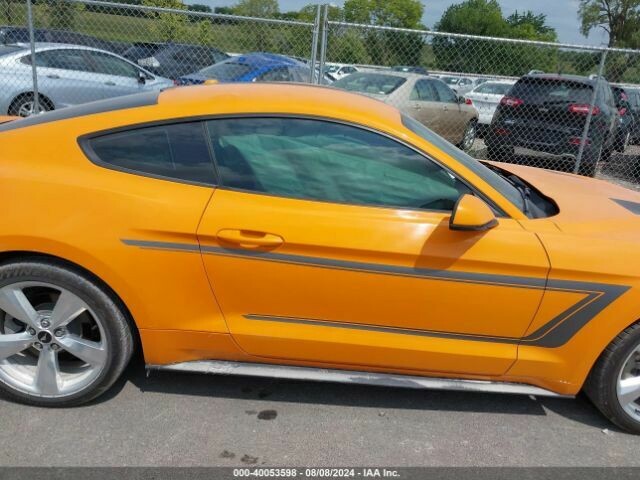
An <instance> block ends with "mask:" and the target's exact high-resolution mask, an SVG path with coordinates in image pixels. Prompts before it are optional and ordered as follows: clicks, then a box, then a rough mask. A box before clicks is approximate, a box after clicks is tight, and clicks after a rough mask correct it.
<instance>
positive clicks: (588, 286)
mask: <svg viewBox="0 0 640 480" xmlns="http://www.w3.org/2000/svg"><path fill="white" fill-rule="evenodd" d="M122 242H123V243H124V244H126V245H130V246H136V247H139V248H145V249H158V250H172V251H181V252H202V253H203V254H206V255H220V256H226V257H237V258H244V259H255V260H262V261H271V262H278V263H288V264H294V265H301V266H310V267H315V268H330V269H334V270H347V271H355V272H365V273H375V274H380V275H393V276H405V277H414V278H424V279H432V280H442V281H452V282H462V283H474V284H484V285H496V286H504V287H513V288H528V289H536V290H540V289H545V288H546V289H547V290H551V291H560V292H562V291H564V292H568V293H579V294H584V295H586V296H585V297H584V298H582V299H581V300H579V301H578V302H576V303H575V304H574V305H572V306H571V307H569V308H568V309H567V310H565V311H564V312H562V313H560V314H559V315H557V316H556V317H554V318H553V319H551V320H550V321H549V322H547V323H545V324H544V325H542V326H541V327H540V328H538V329H537V330H536V331H534V332H533V333H531V334H529V335H527V336H526V337H524V338H511V337H491V336H482V335H473V334H469V335H466V334H458V333H454V332H439V331H430V330H411V329H409V330H405V329H396V328H390V327H378V326H375V325H366V326H363V325H359V324H353V323H342V322H334V321H327V320H320V319H297V318H288V317H270V316H260V315H253V316H252V317H259V318H251V319H253V320H266V319H267V318H270V319H273V320H270V321H281V322H288V323H306V324H314V325H318V326H321V325H322V326H330V327H337V328H363V327H367V329H375V330H376V331H385V332H388V333H403V334H408V335H421V336H432V337H440V338H459V339H466V340H474V341H484V342H498V343H523V344H526V345H536V346H541V347H548V348H553V347H559V346H561V345H564V344H565V343H566V342H568V341H569V340H570V339H571V337H573V336H574V335H575V334H576V333H577V332H578V331H579V330H580V329H581V328H582V327H584V325H586V324H587V323H588V322H589V321H590V320H591V319H592V318H593V317H595V316H596V315H598V314H599V313H600V312H601V311H602V310H604V309H605V308H607V307H608V306H609V305H610V304H611V303H612V302H613V301H615V300H616V299H617V298H618V297H620V296H621V295H622V294H623V293H625V292H626V291H627V290H628V289H629V288H630V287H628V286H624V285H610V284H603V283H592V282H578V281H573V280H558V279H549V280H547V279H544V278H535V277H517V276H510V275H497V274H496V275H494V274H487V273H477V272H457V271H451V270H434V269H426V268H412V267H401V266H397V265H385V264H374V263H363V262H350V261H345V260H336V259H331V258H320V257H307V256H303V255H288V254H282V253H274V252H261V251H251V250H241V249H230V248H222V247H212V246H202V247H200V246H198V245H197V244H187V243H169V242H154V241H144V240H122ZM276 318H277V319H279V320H275V319H276Z"/></svg>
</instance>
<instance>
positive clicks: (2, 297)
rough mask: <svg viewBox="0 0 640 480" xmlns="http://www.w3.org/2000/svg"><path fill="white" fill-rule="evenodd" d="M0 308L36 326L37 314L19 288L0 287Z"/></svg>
mask: <svg viewBox="0 0 640 480" xmlns="http://www.w3.org/2000/svg"><path fill="white" fill-rule="evenodd" d="M0 309H2V310H4V311H5V312H6V313H8V314H9V315H11V316H12V317H13V318H16V319H18V320H20V321H21V322H24V323H26V324H28V325H29V326H32V327H35V326H36V323H37V320H38V314H37V313H36V311H35V309H34V308H33V305H31V302H29V299H28V298H27V297H26V295H25V294H24V292H23V291H22V289H20V288H17V287H12V286H6V287H4V288H2V289H0Z"/></svg>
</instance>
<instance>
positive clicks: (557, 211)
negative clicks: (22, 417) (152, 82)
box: [0, 84, 640, 432]
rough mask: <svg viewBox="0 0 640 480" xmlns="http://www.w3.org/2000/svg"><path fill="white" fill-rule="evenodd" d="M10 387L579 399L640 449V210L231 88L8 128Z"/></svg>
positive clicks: (46, 393)
mask: <svg viewBox="0 0 640 480" xmlns="http://www.w3.org/2000/svg"><path fill="white" fill-rule="evenodd" d="M0 182H1V191H2V198H3V202H2V222H1V223H0V311H1V312H0V387H1V389H2V390H3V391H4V392H5V393H6V394H7V395H8V396H10V397H13V398H14V399H17V400H19V401H23V402H25V403H30V404H35V405H45V406H71V405H77V404H80V403H83V402H86V401H88V400H91V399H93V398H95V397H97V396H98V395H100V394H101V393H103V392H104V391H105V390H107V389H108V388H109V386H110V385H112V384H113V382H114V381H115V380H116V379H117V378H118V376H119V375H121V373H122V371H123V369H124V368H125V366H126V364H127V362H128V361H129V358H130V357H131V355H132V351H133V350H134V348H136V345H139V348H141V349H142V351H143V353H144V358H145V361H146V364H147V366H148V368H150V369H165V370H182V371H199V372H210V373H226V374H240V375H258V376H274V377H285V378H296V379H312V380H325V381H338V382H357V383H367V384H374V385H394V386H405V387H413V388H449V389H459V390H475V391H493V392H507V393H522V394H534V395H559V396H572V395H574V394H576V393H577V392H578V391H580V390H581V389H584V390H585V391H586V392H587V393H588V395H589V396H590V397H591V399H592V400H593V401H594V403H595V404H596V405H597V406H598V407H599V408H600V410H602V412H603V413H604V414H605V415H606V416H607V417H609V418H610V419H611V420H613V421H614V422H615V423H617V424H618V425H619V426H621V427H623V428H625V429H627V430H630V431H634V432H640V403H639V402H640V400H639V399H640V323H638V320H639V319H640V248H639V247H640V194H638V193H635V192H632V191H630V190H626V189H624V188H621V187H618V186H614V185H611V184H609V183H606V182H603V181H599V180H593V179H585V178H581V177H577V176H574V175H569V174H564V173H555V172H549V171H544V170H538V169H534V168H528V167H523V166H514V165H501V164H486V165H484V164H481V163H479V162H477V161H476V160H474V159H472V158H470V157H469V156H467V155H466V154H464V153H462V152H461V151H460V150H458V149H456V148H454V147H453V146H451V145H450V144H449V143H447V142H445V141H443V140H442V139H441V138H440V137H438V136H436V135H435V134H433V133H432V132H431V131H430V130H428V129H426V128H425V127H423V126H422V125H421V124H419V123H417V122H415V121H414V120H412V119H410V118H407V117H404V116H402V114H401V113H400V112H399V111H398V110H396V109H394V108H392V107H390V106H388V105H385V104H383V103H380V102H378V101H376V100H372V99H369V98H366V97H363V96H358V95H354V94H350V93H346V92H341V91H336V90H333V89H329V88H324V87H313V86H294V85H284V84H280V85H268V84H267V85H228V86H227V85H216V86H195V87H181V88H175V89H170V90H167V91H164V92H162V93H159V94H158V93H146V94H142V95H136V96H130V97H122V98H120V99H116V100H110V101H108V102H98V103H92V104H88V105H84V106H78V107H72V108H67V109H63V110H59V111H53V112H49V113H45V114H42V115H38V116H35V117H31V118H27V119H21V120H15V121H7V122H5V123H3V124H1V125H0Z"/></svg>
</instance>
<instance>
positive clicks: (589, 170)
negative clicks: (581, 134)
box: [578, 141, 612, 178]
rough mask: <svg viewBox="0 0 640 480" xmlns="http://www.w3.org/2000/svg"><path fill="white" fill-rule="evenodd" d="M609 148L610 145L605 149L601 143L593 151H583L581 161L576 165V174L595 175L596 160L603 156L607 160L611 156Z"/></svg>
mask: <svg viewBox="0 0 640 480" xmlns="http://www.w3.org/2000/svg"><path fill="white" fill-rule="evenodd" d="M603 143H604V141H603ZM611 149H612V147H607V148H606V149H605V148H604V147H603V145H600V148H598V149H597V150H595V151H593V150H590V151H588V152H584V153H583V155H582V161H581V162H580V166H579V167H578V175H582V176H584V177H591V178H593V177H595V175H596V167H597V165H598V162H599V161H600V160H602V159H603V158H605V157H606V159H607V160H608V159H609V157H610V156H611Z"/></svg>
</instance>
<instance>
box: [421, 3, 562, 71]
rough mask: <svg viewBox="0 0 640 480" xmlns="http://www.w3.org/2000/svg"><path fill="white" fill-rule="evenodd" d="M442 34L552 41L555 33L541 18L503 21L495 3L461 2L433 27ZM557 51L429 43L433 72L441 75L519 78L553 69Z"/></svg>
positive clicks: (458, 41)
mask: <svg viewBox="0 0 640 480" xmlns="http://www.w3.org/2000/svg"><path fill="white" fill-rule="evenodd" d="M436 30H438V31H441V32H447V33H461V34H468V35H478V36H488V37H500V38H516V39H526V40H537V41H551V42H553V41H556V40H557V34H556V32H555V30H554V29H553V28H551V27H549V26H547V25H546V17H545V16H544V15H536V14H535V13H533V12H530V11H527V12H525V13H518V12H516V13H514V14H513V15H511V16H510V17H508V18H504V16H503V14H502V9H501V8H500V4H499V3H498V2H497V0H466V1H465V2H463V3H460V4H457V5H452V6H451V7H449V8H448V9H447V10H446V11H445V13H444V14H443V16H442V18H441V19H440V21H439V22H438V23H437V24H436ZM557 50H558V49H556V48H553V47H537V46H529V45H523V44H517V43H507V42H495V41H489V40H484V39H475V38H456V37H447V36H442V37H441V36H437V37H435V38H434V40H433V52H434V56H435V60H436V67H437V68H439V69H441V70H448V71H456V72H465V73H484V74H494V75H514V76H519V75H523V74H524V73H526V72H528V71H529V70H532V69H540V70H545V71H552V70H555V68H556V67H557V53H558V52H557Z"/></svg>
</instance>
